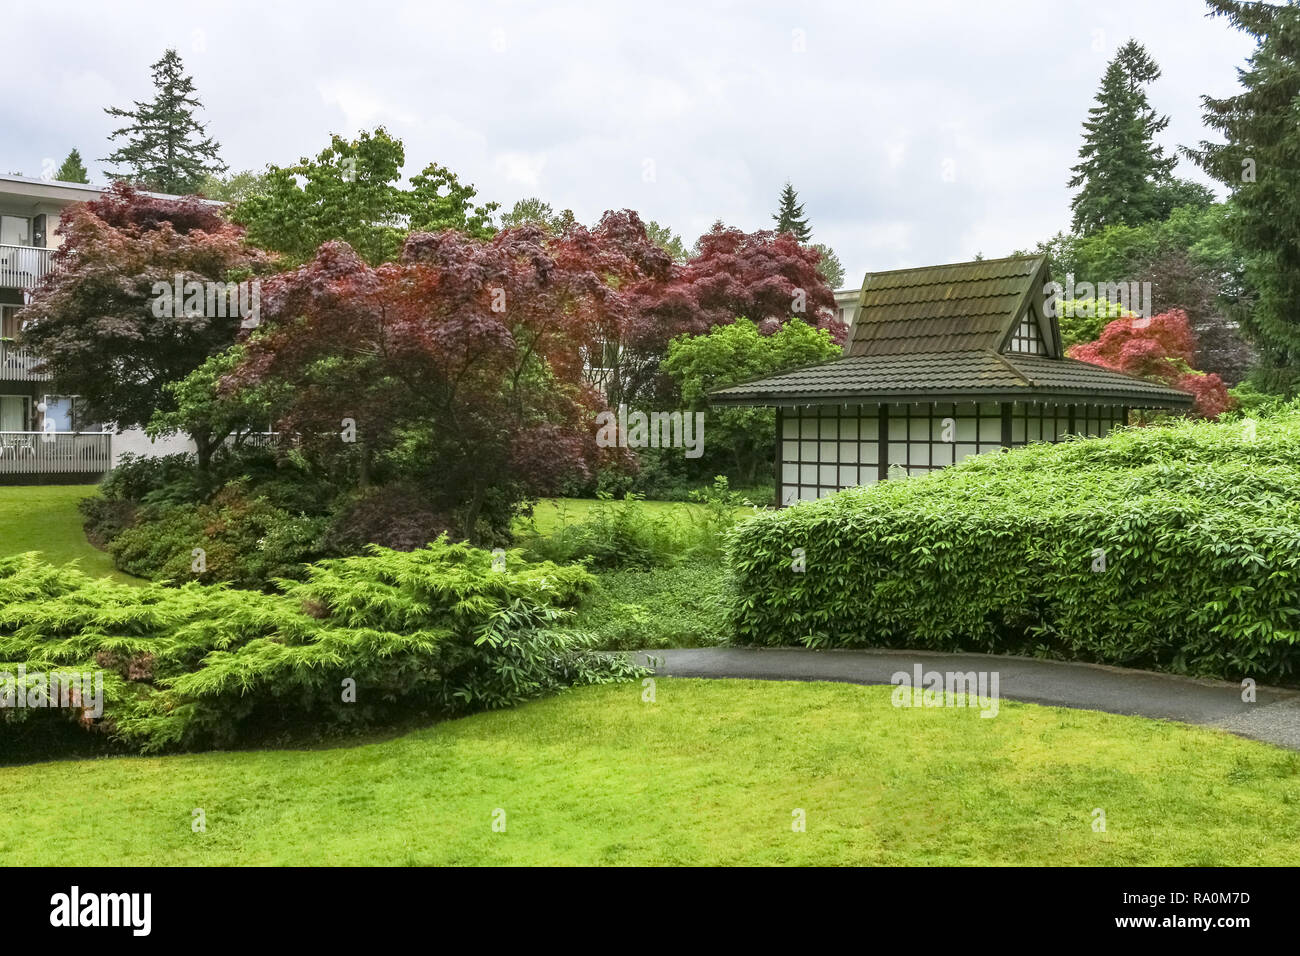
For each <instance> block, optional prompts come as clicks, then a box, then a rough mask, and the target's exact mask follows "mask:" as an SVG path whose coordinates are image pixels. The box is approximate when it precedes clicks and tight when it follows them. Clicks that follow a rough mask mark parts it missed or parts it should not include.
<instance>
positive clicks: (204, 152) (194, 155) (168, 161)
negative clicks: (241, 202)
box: [104, 50, 226, 195]
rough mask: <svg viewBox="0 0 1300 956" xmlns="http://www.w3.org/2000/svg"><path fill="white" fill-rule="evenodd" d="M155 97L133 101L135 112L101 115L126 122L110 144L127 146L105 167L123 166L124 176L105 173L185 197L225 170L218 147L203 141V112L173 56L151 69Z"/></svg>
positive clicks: (111, 111) (107, 159) (169, 52)
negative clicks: (121, 141)
mask: <svg viewBox="0 0 1300 956" xmlns="http://www.w3.org/2000/svg"><path fill="white" fill-rule="evenodd" d="M151 69H152V70H153V84H154V87H155V88H156V89H157V93H156V95H155V96H154V98H153V101H152V102H149V103H142V102H140V101H138V100H137V101H136V103H135V109H131V110H123V109H118V108H117V107H109V108H108V109H106V110H105V111H104V112H106V113H108V115H109V116H116V117H119V118H122V119H126V120H129V123H128V125H126V126H123V127H122V128H121V129H117V130H114V131H113V132H112V133H111V134H110V136H109V138H110V139H114V140H115V139H119V138H121V139H124V140H125V143H124V144H123V145H121V146H119V147H118V148H117V149H116V150H114V151H113V153H112V155H110V156H107V157H105V158H104V162H107V163H113V164H114V165H118V166H125V167H126V168H127V170H128V171H127V172H124V173H109V176H110V178H112V179H126V180H130V181H131V182H133V183H135V184H136V185H138V186H142V187H144V188H145V189H152V190H155V191H157V192H163V193H172V194H175V195H184V194H188V193H192V192H194V191H195V190H197V189H198V188H199V184H200V183H202V182H203V179H204V177H205V176H207V175H208V174H209V173H223V172H225V171H226V164H225V163H223V162H222V161H221V159H220V158H219V157H218V156H217V144H216V141H214V140H213V139H211V138H209V137H207V136H205V135H204V132H205V130H206V127H205V126H204V125H203V124H202V123H200V122H198V120H196V119H195V118H194V113H195V110H197V109H199V108H201V107H202V106H203V104H202V103H200V102H199V99H198V97H197V96H195V95H194V82H193V81H192V80H191V79H190V78H189V77H188V76H186V75H185V68H184V65H183V64H182V63H181V58H180V57H179V56H177V55H176V51H175V50H167V51H166V52H165V53H163V56H162V59H160V60H159V61H158V62H157V63H155V64H153V66H152V67H151Z"/></svg>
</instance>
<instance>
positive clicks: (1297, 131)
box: [1184, 0, 1300, 394]
mask: <svg viewBox="0 0 1300 956" xmlns="http://www.w3.org/2000/svg"><path fill="white" fill-rule="evenodd" d="M1209 5H1210V8H1211V10H1212V11H1213V14H1214V15H1217V16H1223V17H1227V18H1228V20H1229V22H1231V23H1232V24H1233V26H1235V27H1237V29H1239V30H1242V31H1243V32H1245V33H1247V34H1249V35H1250V36H1251V37H1253V38H1254V39H1255V41H1256V43H1257V46H1256V47H1255V51H1254V53H1253V54H1252V55H1251V57H1250V59H1249V60H1248V61H1247V66H1246V69H1243V70H1239V71H1238V75H1239V78H1240V81H1241V87H1242V89H1241V92H1239V93H1237V94H1236V95H1235V96H1228V97H1223V98H1217V97H1212V96H1202V97H1201V104H1202V107H1203V109H1204V122H1205V125H1206V126H1208V127H1209V128H1210V129H1213V130H1216V131H1217V132H1219V133H1220V134H1222V135H1223V137H1224V139H1225V140H1226V142H1222V143H1211V142H1202V143H1201V144H1200V148H1199V149H1185V150H1184V153H1185V154H1186V155H1188V156H1190V157H1191V158H1192V159H1194V160H1195V161H1196V162H1197V163H1198V164H1199V165H1200V166H1201V167H1202V168H1203V169H1204V170H1205V171H1206V172H1207V173H1209V174H1210V175H1211V176H1213V177H1214V178H1215V179H1217V180H1219V181H1220V182H1222V183H1223V184H1225V185H1226V186H1227V187H1228V189H1229V190H1231V192H1232V198H1231V200H1230V202H1229V204H1228V205H1229V209H1230V214H1229V215H1228V217H1227V220H1226V229H1227V233H1228V236H1229V238H1230V239H1231V240H1232V241H1233V243H1234V244H1235V245H1236V246H1237V248H1238V249H1239V250H1240V252H1241V254H1242V255H1243V257H1244V258H1245V260H1246V274H1247V278H1248V280H1249V282H1250V284H1251V285H1253V286H1254V287H1255V289H1256V291H1257V298H1256V301H1255V303H1254V307H1253V308H1252V309H1249V310H1247V312H1246V313H1245V315H1243V318H1242V325H1243V327H1244V328H1245V330H1246V332H1247V334H1248V335H1249V336H1250V338H1251V339H1253V340H1254V344H1255V345H1256V347H1257V348H1258V349H1259V351H1260V365H1259V368H1258V369H1257V370H1256V372H1255V374H1254V375H1253V376H1252V378H1253V380H1254V382H1255V383H1256V384H1257V385H1258V386H1259V387H1260V388H1263V389H1265V390H1267V391H1273V392H1280V393H1283V394H1295V393H1297V392H1300V160H1297V157H1300V124H1298V123H1297V122H1296V116H1297V115H1300V5H1298V4H1297V3H1296V2H1295V0H1291V2H1289V3H1287V4H1285V5H1274V4H1267V3H1248V2H1233V0H1209Z"/></svg>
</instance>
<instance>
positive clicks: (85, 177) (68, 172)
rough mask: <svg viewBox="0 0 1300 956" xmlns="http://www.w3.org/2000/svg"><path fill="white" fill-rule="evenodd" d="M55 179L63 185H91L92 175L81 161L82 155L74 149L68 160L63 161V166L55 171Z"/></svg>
mask: <svg viewBox="0 0 1300 956" xmlns="http://www.w3.org/2000/svg"><path fill="white" fill-rule="evenodd" d="M54 178H55V179H57V180H58V181H59V182H61V183H89V182H90V174H89V173H88V172H87V171H86V165H85V163H83V162H82V161H81V153H80V152H79V151H78V150H76V149H73V151H72V152H70V153H68V158H67V159H65V160H64V161H63V165H62V166H60V167H59V168H58V169H56V170H55V171H54Z"/></svg>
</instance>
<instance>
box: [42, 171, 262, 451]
mask: <svg viewBox="0 0 1300 956" xmlns="http://www.w3.org/2000/svg"><path fill="white" fill-rule="evenodd" d="M59 232H60V234H61V235H62V237H63V244H62V245H61V246H60V248H59V250H58V251H57V252H56V253H55V254H54V261H55V264H56V267H57V268H55V269H54V270H53V271H52V272H51V273H50V275H49V277H48V278H47V279H46V280H45V282H44V284H43V285H42V286H41V287H39V288H38V289H37V290H36V292H35V294H34V297H33V301H32V303H31V304H30V305H28V306H27V307H26V308H25V309H24V310H23V311H22V313H21V318H22V319H23V320H24V322H25V323H26V325H25V327H24V329H23V331H22V333H21V337H22V342H23V345H25V346H26V347H28V348H30V349H32V350H33V351H34V352H35V353H36V354H37V355H38V356H39V357H40V359H41V365H40V369H41V370H42V371H45V372H48V373H50V374H51V375H52V376H53V379H54V383H55V387H57V388H58V390H59V391H60V392H64V393H68V394H75V395H77V396H78V398H79V402H78V408H77V418H78V419H79V421H80V422H82V423H84V422H86V421H101V422H116V423H117V424H118V425H120V426H121V427H123V428H127V427H133V426H143V425H145V424H147V423H148V422H149V420H150V418H152V417H153V415H154V414H155V413H156V412H158V411H159V410H163V411H166V410H168V409H169V408H171V407H172V405H173V400H172V398H171V397H170V396H169V394H168V393H167V392H166V391H165V390H164V388H163V386H164V385H166V384H167V383H169V382H175V381H179V380H180V379H183V378H184V377H185V376H186V375H188V374H189V373H190V372H192V371H193V370H194V369H195V368H197V367H198V366H199V365H201V364H202V363H203V362H204V360H205V359H207V358H208V357H209V356H211V355H214V354H216V353H217V352H220V351H222V350H223V349H225V348H227V347H228V346H230V345H231V344H233V342H234V341H235V336H236V334H237V332H238V330H239V325H240V322H241V317H240V316H239V315H237V314H235V313H234V312H233V311H226V310H222V311H223V314H221V315H217V314H212V313H209V312H208V311H207V310H199V311H197V312H189V311H186V310H185V309H182V308H176V309H169V310H167V311H166V312H165V313H162V314H160V310H158V309H156V308H155V307H154V306H155V300H156V299H157V296H156V294H155V291H154V290H155V287H156V285H158V284H161V285H163V286H166V287H167V288H169V289H170V288H173V287H174V285H175V283H176V282H177V280H178V279H179V280H180V281H181V282H191V281H193V282H226V281H228V280H237V279H243V278H246V277H248V276H249V275H253V274H256V273H259V272H264V271H267V270H269V268H270V267H271V261H270V259H269V257H268V256H267V255H266V254H264V253H262V252H260V251H258V250H256V249H253V248H251V247H249V246H248V245H247V244H246V243H245V242H244V238H243V236H244V233H243V229H241V228H240V227H238V226H235V225H232V224H231V223H229V222H227V221H226V219H225V218H224V216H223V215H222V212H221V207H220V206H217V205H214V204H211V203H205V202H203V201H202V200H199V199H195V198H193V197H188V198H181V199H175V198H167V197H158V196H150V195H148V194H146V193H142V192H139V191H138V190H135V189H133V188H131V187H130V186H127V185H124V184H120V183H119V184H117V185H115V186H113V188H112V189H110V190H109V191H107V192H106V193H105V194H104V195H103V196H102V197H101V198H99V199H95V200H92V201H90V202H85V203H74V204H72V205H70V206H68V207H67V208H66V209H65V210H64V212H63V216H62V219H61V220H60V223H59ZM193 437H194V440H195V443H196V445H197V446H198V452H199V460H200V464H201V465H202V464H205V463H206V461H207V458H208V457H209V456H210V455H211V453H212V450H213V449H212V444H213V442H212V441H209V437H210V436H208V435H207V434H206V433H205V432H204V431H203V430H202V429H199V430H197V431H196V433H195V434H194V436H193ZM219 440H220V439H219V438H218V439H214V441H219Z"/></svg>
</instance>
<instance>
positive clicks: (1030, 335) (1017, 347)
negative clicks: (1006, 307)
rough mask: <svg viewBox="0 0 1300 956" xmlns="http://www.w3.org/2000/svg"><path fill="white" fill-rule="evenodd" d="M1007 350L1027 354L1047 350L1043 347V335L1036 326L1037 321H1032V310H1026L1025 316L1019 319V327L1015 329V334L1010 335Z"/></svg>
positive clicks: (1042, 352) (1040, 352) (1037, 353)
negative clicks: (1009, 343)
mask: <svg viewBox="0 0 1300 956" xmlns="http://www.w3.org/2000/svg"><path fill="white" fill-rule="evenodd" d="M1008 351H1011V352H1022V353H1025V354H1028V355H1042V354H1044V353H1045V352H1046V351H1047V349H1046V348H1044V347H1043V335H1042V332H1041V331H1040V330H1039V328H1038V323H1037V322H1036V321H1034V313H1033V312H1032V311H1029V312H1026V313H1025V317H1024V318H1023V319H1021V320H1020V327H1019V328H1018V329H1016V334H1015V335H1013V336H1012V337H1011V345H1010V347H1009V348H1008Z"/></svg>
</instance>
